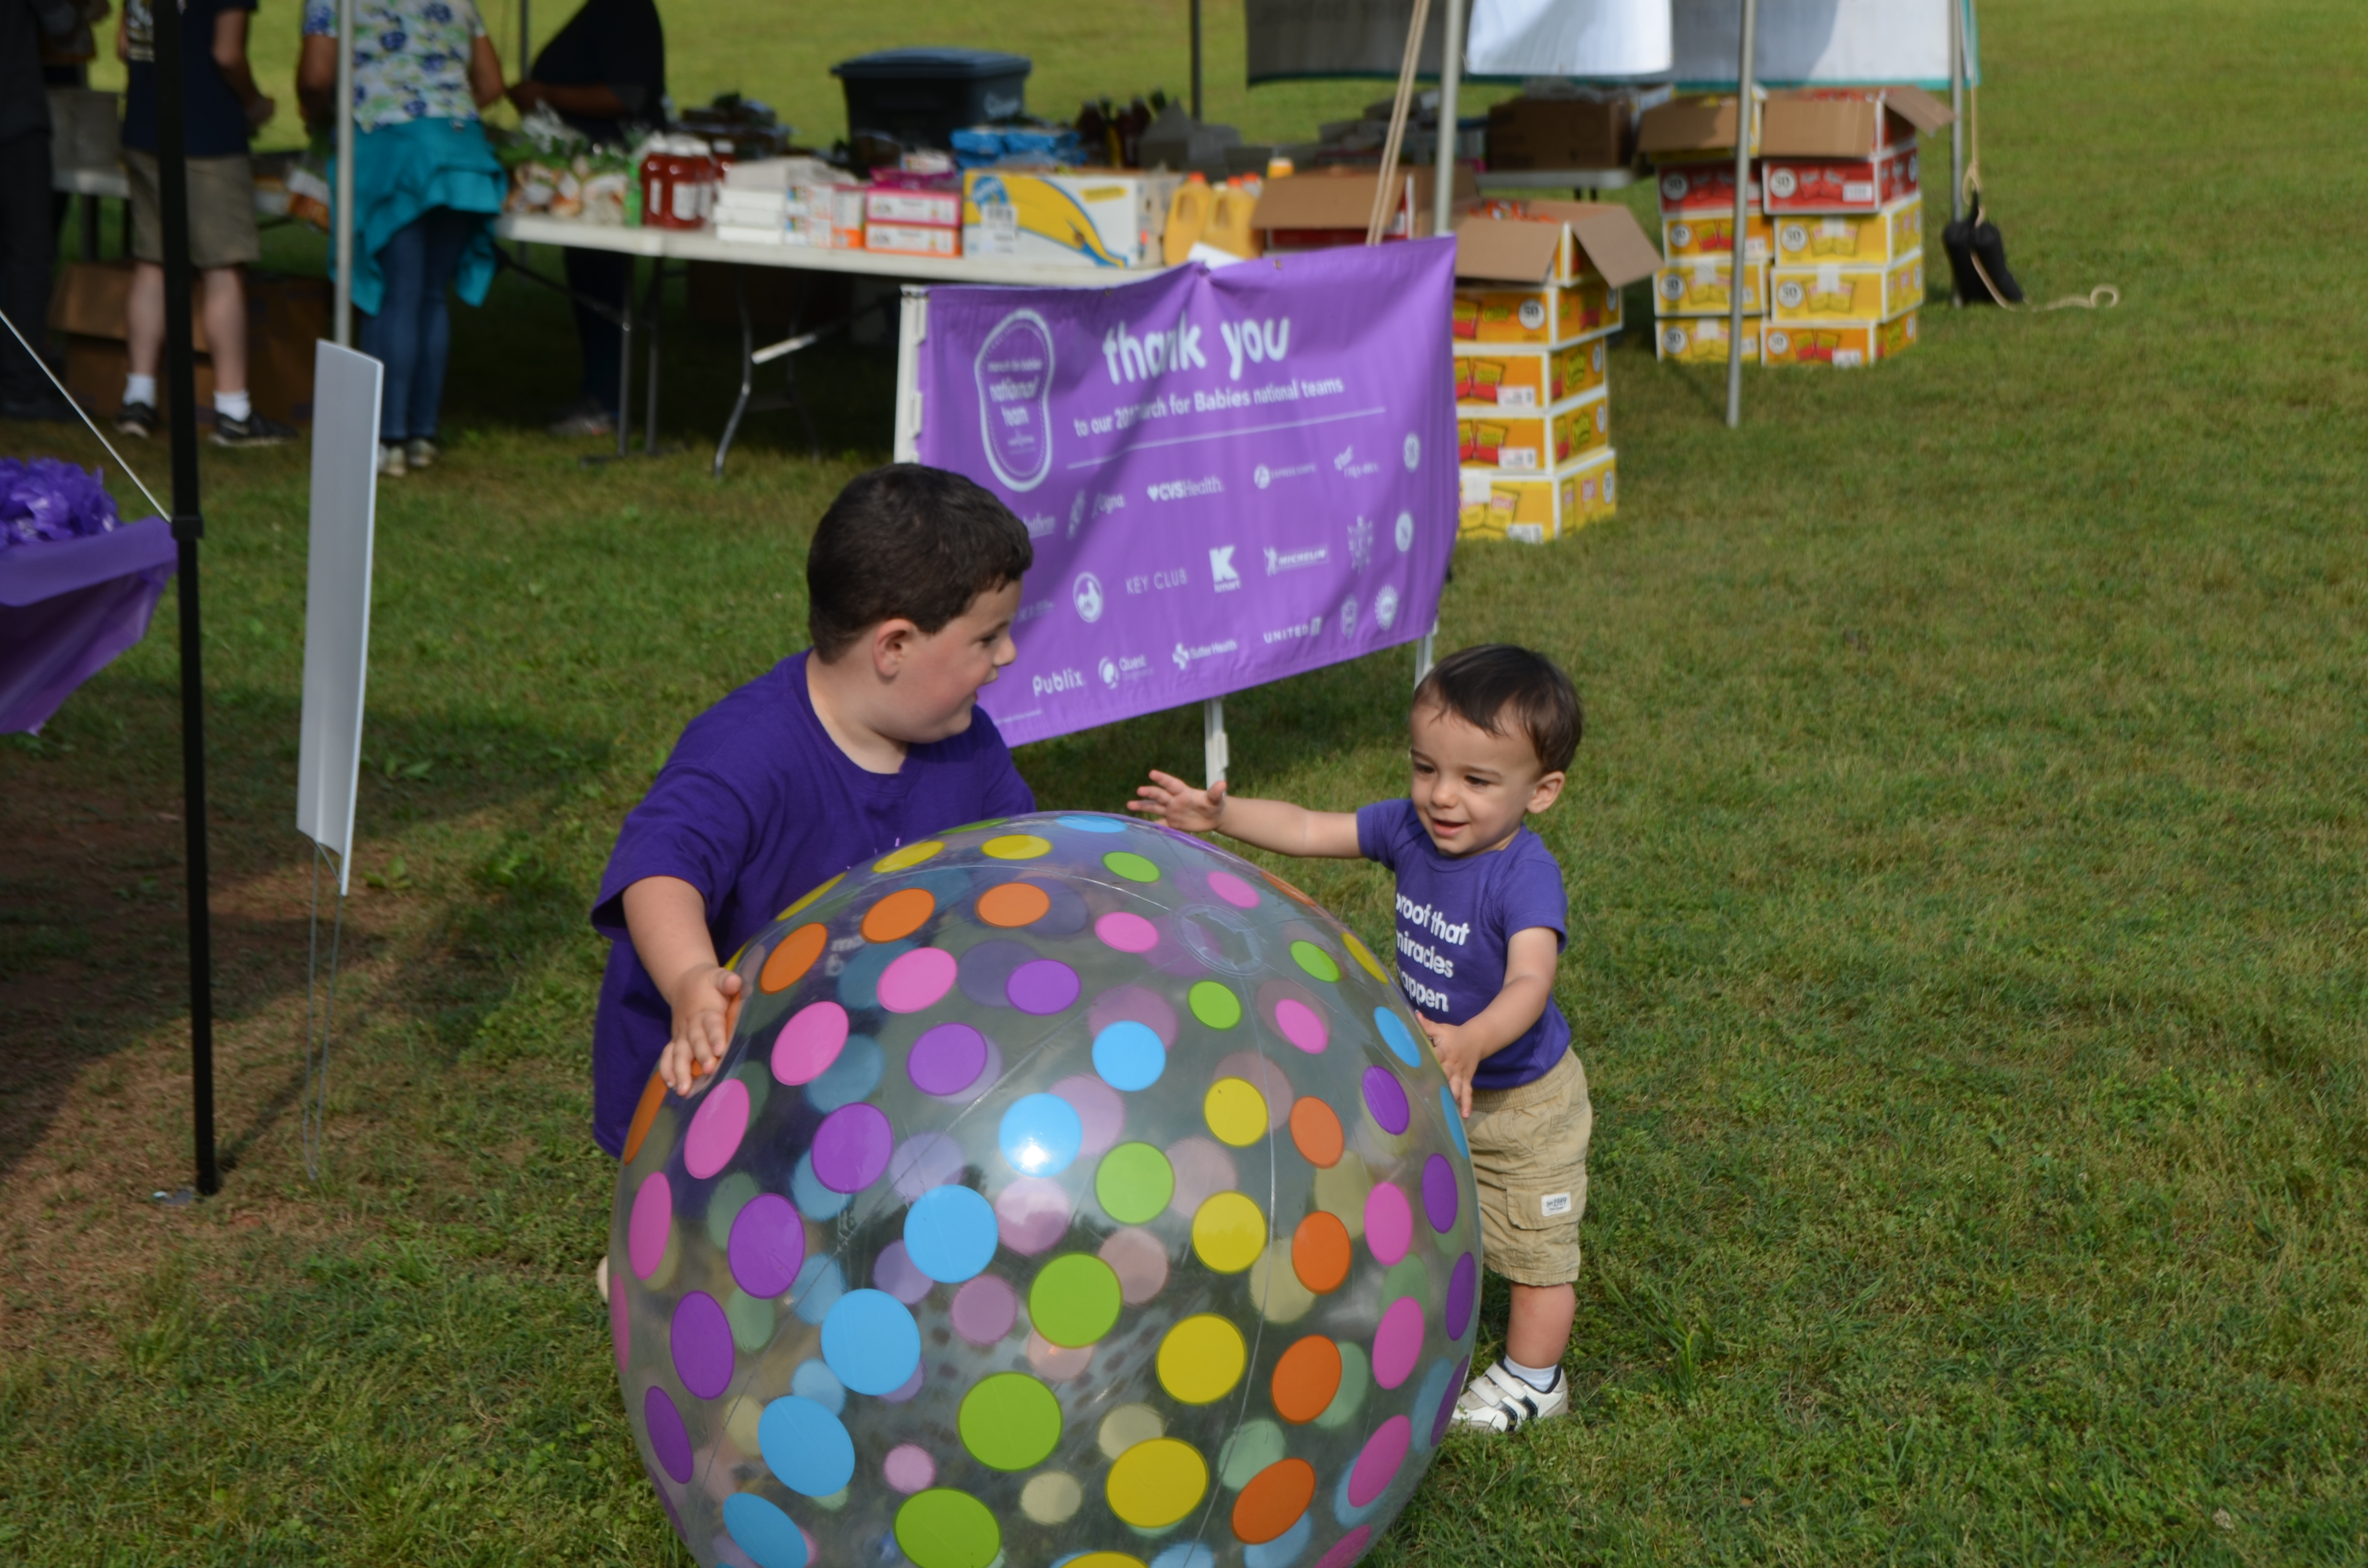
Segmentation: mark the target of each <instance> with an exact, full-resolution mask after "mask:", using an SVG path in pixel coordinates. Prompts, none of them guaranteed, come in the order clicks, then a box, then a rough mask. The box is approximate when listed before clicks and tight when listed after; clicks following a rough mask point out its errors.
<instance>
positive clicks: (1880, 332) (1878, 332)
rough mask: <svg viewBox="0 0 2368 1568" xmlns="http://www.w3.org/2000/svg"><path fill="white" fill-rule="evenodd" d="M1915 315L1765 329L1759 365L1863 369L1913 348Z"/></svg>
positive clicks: (1775, 326)
mask: <svg viewBox="0 0 2368 1568" xmlns="http://www.w3.org/2000/svg"><path fill="white" fill-rule="evenodd" d="M1916 324H1917V312H1914V311H1909V312H1907V314H1906V315H1903V316H1896V317H1894V318H1893V319H1891V320H1890V321H1884V322H1831V323H1820V324H1816V325H1814V326H1780V325H1778V324H1775V323H1773V322H1770V323H1769V324H1768V325H1767V327H1766V328H1765V332H1764V336H1765V347H1766V352H1765V353H1764V354H1763V355H1762V356H1761V357H1760V361H1759V362H1760V363H1761V364H1763V365H1830V366H1832V367H1833V368H1834V369H1838V370H1853V369H1864V368H1865V367H1867V366H1869V365H1873V364H1875V363H1877V362H1879V361H1881V360H1884V359H1896V358H1898V357H1899V356H1900V355H1902V354H1905V353H1906V352H1907V350H1908V349H1910V348H1912V347H1915V346H1916Z"/></svg>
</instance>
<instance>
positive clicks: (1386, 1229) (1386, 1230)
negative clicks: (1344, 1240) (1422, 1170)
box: [1365, 1181, 1414, 1268]
mask: <svg viewBox="0 0 2368 1568" xmlns="http://www.w3.org/2000/svg"><path fill="white" fill-rule="evenodd" d="M1365 1244H1366V1245H1367V1246H1369V1247H1372V1249H1373V1257H1374V1260H1375V1261H1376V1262H1378V1263H1380V1264H1381V1266H1382V1267H1384V1268H1387V1267H1390V1266H1391V1265H1392V1264H1394V1263H1395V1262H1397V1261H1398V1259H1400V1258H1402V1257H1404V1256H1406V1249H1407V1248H1408V1247H1411V1246H1412V1245H1414V1206H1413V1205H1412V1204H1410V1203H1408V1202H1407V1201H1406V1188H1404V1187H1400V1186H1399V1185H1398V1184H1397V1183H1395V1182H1394V1181H1385V1182H1383V1183H1382V1184H1380V1185H1379V1186H1377V1187H1374V1188H1373V1190H1372V1191H1371V1192H1369V1193H1367V1194H1365Z"/></svg>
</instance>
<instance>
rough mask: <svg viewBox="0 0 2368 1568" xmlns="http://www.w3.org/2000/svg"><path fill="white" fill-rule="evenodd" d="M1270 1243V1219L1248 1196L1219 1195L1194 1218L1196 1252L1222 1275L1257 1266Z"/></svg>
mask: <svg viewBox="0 0 2368 1568" xmlns="http://www.w3.org/2000/svg"><path fill="white" fill-rule="evenodd" d="M1266 1242H1267V1235H1266V1216H1265V1215H1264V1214H1261V1213H1259V1212H1258V1205H1257V1204H1256V1203H1255V1202H1253V1201H1251V1200H1250V1199H1249V1197H1248V1195H1247V1194H1245V1193H1239V1192H1221V1193H1218V1194H1217V1195H1216V1196H1215V1197H1214V1198H1212V1199H1209V1200H1208V1201H1207V1202H1206V1203H1203V1204H1201V1208H1200V1211H1199V1212H1198V1213H1196V1214H1194V1215H1193V1216H1192V1250H1193V1251H1194V1252H1196V1253H1199V1254H1200V1255H1201V1262H1202V1263H1205V1264H1207V1265H1208V1266H1209V1267H1212V1268H1213V1269H1215V1270H1216V1271H1217V1272H1218V1273H1220V1274H1239V1273H1240V1272H1241V1271H1242V1270H1243V1269H1245V1268H1247V1267H1249V1266H1250V1265H1251V1264H1253V1263H1256V1262H1257V1261H1258V1254H1260V1253H1262V1252H1264V1251H1265V1250H1266Z"/></svg>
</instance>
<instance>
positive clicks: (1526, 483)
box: [1456, 447, 1619, 544]
mask: <svg viewBox="0 0 2368 1568" xmlns="http://www.w3.org/2000/svg"><path fill="white" fill-rule="evenodd" d="M1618 466H1619V459H1618V456H1617V454H1615V453H1614V452H1613V451H1612V450H1611V448H1609V447H1606V448H1605V449H1602V450H1601V451H1599V452H1590V453H1588V455H1587V456H1585V457H1582V458H1578V459H1576V460H1573V461H1571V462H1570V463H1568V464H1566V465H1565V466H1564V467H1563V468H1562V469H1560V470H1559V471H1557V472H1553V473H1504V472H1497V471H1492V470H1489V469H1478V468H1468V469H1465V470H1464V471H1463V475H1462V484H1463V494H1462V499H1461V504H1460V506H1459V507H1458V515H1457V519H1456V525H1457V526H1456V537H1457V538H1458V539H1499V540H1514V541H1516V542H1518V543H1522V544H1543V543H1545V542H1546V541H1547V540H1554V539H1560V538H1561V537H1562V536H1563V535H1565V534H1567V533H1575V532H1577V530H1578V529H1579V528H1584V527H1585V526H1586V525H1588V523H1591V522H1593V521H1595V520H1596V519H1598V518H1600V517H1610V516H1611V514H1612V509H1613V503H1614V501H1615V499H1616V494H1615V493H1616V491H1617V488H1618V479H1617V470H1618Z"/></svg>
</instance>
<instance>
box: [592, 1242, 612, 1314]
mask: <svg viewBox="0 0 2368 1568" xmlns="http://www.w3.org/2000/svg"><path fill="white" fill-rule="evenodd" d="M592 1283H593V1284H594V1285H596V1286H598V1288H599V1290H600V1304H601V1305H602V1306H604V1307H605V1306H607V1305H608V1304H609V1255H608V1254H607V1253H605V1252H604V1253H602V1254H601V1255H600V1267H598V1268H596V1269H594V1270H593V1271H592Z"/></svg>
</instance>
